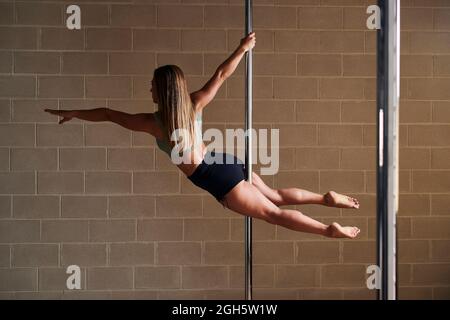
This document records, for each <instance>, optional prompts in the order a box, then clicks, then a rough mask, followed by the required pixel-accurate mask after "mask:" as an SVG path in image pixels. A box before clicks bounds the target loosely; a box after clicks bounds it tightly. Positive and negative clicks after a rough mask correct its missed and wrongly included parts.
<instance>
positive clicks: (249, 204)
mask: <svg viewBox="0 0 450 320" xmlns="http://www.w3.org/2000/svg"><path fill="white" fill-rule="evenodd" d="M222 202H223V203H224V204H225V205H226V207H227V208H229V209H230V210H233V211H234V212H237V213H239V214H242V215H245V216H250V217H252V218H257V219H263V220H266V221H269V220H270V219H271V216H273V214H275V213H277V212H278V211H279V210H280V209H279V208H278V207H277V206H276V205H275V204H274V203H273V202H271V201H270V200H269V199H268V198H267V197H266V196H264V194H262V193H261V192H260V191H259V190H258V188H256V187H255V186H254V185H252V184H251V183H249V182H248V181H245V180H244V181H241V182H240V183H239V184H237V185H236V186H235V187H234V188H233V189H232V190H231V191H230V192H228V193H227V194H226V196H225V198H224V200H223V201H222Z"/></svg>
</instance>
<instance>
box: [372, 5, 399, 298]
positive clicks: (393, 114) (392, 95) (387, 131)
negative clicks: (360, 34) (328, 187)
mask: <svg viewBox="0 0 450 320" xmlns="http://www.w3.org/2000/svg"><path fill="white" fill-rule="evenodd" d="M378 6H379V7H380V13H381V29H379V30H378V33H377V110H378V117H377V118H378V120H377V263H378V266H379V267H380V270H381V288H380V290H379V291H378V299H380V300H388V299H389V300H395V299H396V298H397V235H396V233H397V226H396V221H397V211H398V145H399V141H398V127H399V124H398V122H399V93H400V85H399V84H400V0H378Z"/></svg>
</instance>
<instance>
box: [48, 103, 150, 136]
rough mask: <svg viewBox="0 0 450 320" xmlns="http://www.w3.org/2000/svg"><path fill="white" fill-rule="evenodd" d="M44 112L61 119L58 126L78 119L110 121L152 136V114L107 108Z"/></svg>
mask: <svg viewBox="0 0 450 320" xmlns="http://www.w3.org/2000/svg"><path fill="white" fill-rule="evenodd" d="M45 111H46V112H49V113H51V114H55V115H58V116H60V117H63V119H61V120H60V121H59V123H60V124H62V123H64V122H66V121H69V120H71V119H72V118H78V119H82V120H87V121H96V122H98V121H111V122H114V123H117V124H118V125H120V126H122V127H124V128H127V129H129V130H133V131H143V132H147V133H150V134H152V135H154V128H155V119H154V116H153V113H136V114H129V113H126V112H122V111H117V110H113V109H109V108H95V109H90V110H52V109H45Z"/></svg>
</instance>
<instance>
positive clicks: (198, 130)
mask: <svg viewBox="0 0 450 320" xmlns="http://www.w3.org/2000/svg"><path fill="white" fill-rule="evenodd" d="M154 116H155V119H156V123H157V124H158V126H159V127H160V128H161V130H162V131H163V132H165V127H164V125H163V123H162V121H161V115H160V113H159V111H156V112H155V113H154ZM195 135H196V137H195V139H196V141H203V138H202V113H201V112H198V113H197V115H196V117H195ZM156 144H157V145H158V148H159V149H160V150H161V151H163V152H165V153H166V154H167V155H168V156H169V157H170V154H171V152H172V146H171V145H170V144H169V141H167V140H166V139H158V138H156Z"/></svg>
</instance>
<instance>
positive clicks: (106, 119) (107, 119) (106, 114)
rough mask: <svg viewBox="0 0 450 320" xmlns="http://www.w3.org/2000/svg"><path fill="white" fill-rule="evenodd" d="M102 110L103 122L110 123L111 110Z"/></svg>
mask: <svg viewBox="0 0 450 320" xmlns="http://www.w3.org/2000/svg"><path fill="white" fill-rule="evenodd" d="M102 109H103V112H104V114H105V121H111V109H109V108H102Z"/></svg>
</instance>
